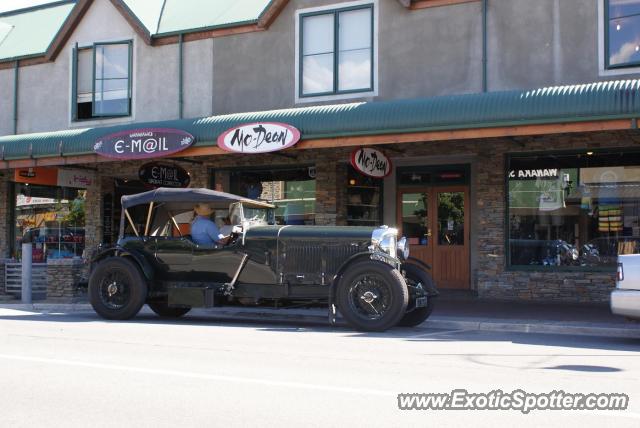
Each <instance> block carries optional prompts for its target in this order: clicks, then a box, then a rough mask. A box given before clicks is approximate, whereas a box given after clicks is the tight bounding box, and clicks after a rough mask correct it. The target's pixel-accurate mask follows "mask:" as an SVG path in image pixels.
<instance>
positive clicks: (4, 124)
mask: <svg viewBox="0 0 640 428" xmlns="http://www.w3.org/2000/svg"><path fill="white" fill-rule="evenodd" d="M13 82H14V70H12V69H10V70H0V135H8V134H13Z"/></svg>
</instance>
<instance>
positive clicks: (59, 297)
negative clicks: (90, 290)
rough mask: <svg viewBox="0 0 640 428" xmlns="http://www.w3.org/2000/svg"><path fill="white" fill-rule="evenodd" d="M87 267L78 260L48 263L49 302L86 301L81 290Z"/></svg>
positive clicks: (61, 260)
mask: <svg viewBox="0 0 640 428" xmlns="http://www.w3.org/2000/svg"><path fill="white" fill-rule="evenodd" d="M85 268H86V265H85V264H84V263H83V262H82V260H78V259H58V260H55V259H53V260H49V261H48V262H47V300H48V301H52V302H60V303H74V302H77V301H80V300H84V299H86V296H85V295H86V292H85V289H82V288H79V287H78V284H79V283H80V281H81V279H82V276H83V273H84V271H85Z"/></svg>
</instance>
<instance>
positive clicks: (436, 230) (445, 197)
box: [397, 186, 470, 289]
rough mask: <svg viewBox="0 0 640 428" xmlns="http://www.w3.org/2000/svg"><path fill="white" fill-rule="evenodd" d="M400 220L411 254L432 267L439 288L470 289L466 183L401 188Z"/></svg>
mask: <svg viewBox="0 0 640 428" xmlns="http://www.w3.org/2000/svg"><path fill="white" fill-rule="evenodd" d="M397 219H398V227H399V229H400V233H401V235H403V236H406V238H407V239H408V241H409V245H410V252H411V256H412V257H416V258H418V259H420V260H422V261H424V262H425V263H427V264H428V265H429V266H431V267H432V271H431V275H432V276H433V279H434V280H435V282H436V286H437V287H439V288H452V289H469V288H470V275H469V272H470V266H469V191H468V188H467V187H466V186H455V187H428V188H421V189H400V190H399V192H398V211H397Z"/></svg>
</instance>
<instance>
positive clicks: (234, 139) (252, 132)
mask: <svg viewBox="0 0 640 428" xmlns="http://www.w3.org/2000/svg"><path fill="white" fill-rule="evenodd" d="M298 141H300V131H298V130H297V129H296V128H294V127H293V126H291V125H287V124H286V123H274V122H260V123H249V124H246V125H240V126H236V127H235V128H231V129H229V130H228V131H225V132H223V133H222V134H221V135H220V136H219V137H218V147H220V148H221V149H222V150H226V151H228V152H234V153H268V152H275V151H278V150H284V149H286V148H288V147H291V146H293V145H295V144H296V143H297V142H298Z"/></svg>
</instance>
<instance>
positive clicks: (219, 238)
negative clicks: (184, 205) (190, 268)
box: [191, 203, 227, 245]
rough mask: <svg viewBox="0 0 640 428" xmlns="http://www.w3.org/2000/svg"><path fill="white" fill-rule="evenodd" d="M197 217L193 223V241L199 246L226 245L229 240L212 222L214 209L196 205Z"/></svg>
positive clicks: (199, 204)
mask: <svg viewBox="0 0 640 428" xmlns="http://www.w3.org/2000/svg"><path fill="white" fill-rule="evenodd" d="M193 211H195V213H196V216H195V218H194V219H193V221H192V222H191V239H192V240H193V242H195V243H196V244H198V245H214V244H220V245H224V244H226V241H227V239H226V238H225V236H224V235H223V234H221V233H220V230H219V229H218V226H216V224H215V223H214V222H213V221H211V218H210V217H211V214H213V208H211V206H210V205H208V204H201V203H198V204H195V205H194V207H193Z"/></svg>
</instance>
